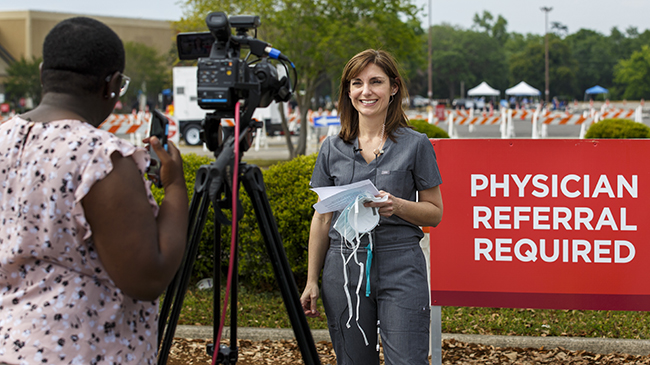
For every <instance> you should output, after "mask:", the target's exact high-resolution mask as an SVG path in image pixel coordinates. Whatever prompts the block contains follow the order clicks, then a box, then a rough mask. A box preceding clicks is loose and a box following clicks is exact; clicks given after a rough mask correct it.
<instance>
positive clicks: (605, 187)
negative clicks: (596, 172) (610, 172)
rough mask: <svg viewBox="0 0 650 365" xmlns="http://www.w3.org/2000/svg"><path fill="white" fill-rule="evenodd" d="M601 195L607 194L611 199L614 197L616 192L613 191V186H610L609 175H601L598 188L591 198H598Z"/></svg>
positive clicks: (597, 184)
mask: <svg viewBox="0 0 650 365" xmlns="http://www.w3.org/2000/svg"><path fill="white" fill-rule="evenodd" d="M600 193H607V195H608V196H609V197H610V198H613V197H614V190H612V186H611V185H610V184H609V180H608V179H607V175H600V178H599V179H598V182H597V183H596V187H595V188H594V194H593V195H592V196H591V197H592V198H597V197H598V195H599V194H600Z"/></svg>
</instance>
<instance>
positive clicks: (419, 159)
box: [301, 49, 442, 365]
mask: <svg viewBox="0 0 650 365" xmlns="http://www.w3.org/2000/svg"><path fill="white" fill-rule="evenodd" d="M339 90H340V94H339V115H340V118H341V132H340V133H339V135H338V136H331V137H329V138H327V139H326V140H325V141H324V142H323V145H322V147H321V149H320V152H319V155H318V159H317V161H316V166H315V168H314V173H313V175H312V179H311V186H312V187H314V188H316V187H324V186H338V185H346V184H350V183H354V182H358V181H361V180H366V179H369V180H370V181H372V182H373V184H375V186H376V187H377V189H378V190H379V191H380V194H379V196H381V197H387V198H386V200H385V201H382V202H371V203H366V204H365V206H367V207H374V208H376V209H378V212H379V214H380V220H379V225H378V226H377V227H376V228H375V229H374V230H373V231H372V232H371V233H370V237H369V235H365V236H363V237H362V239H361V242H359V247H360V248H359V250H358V251H357V252H356V255H358V262H361V263H367V265H365V268H362V266H363V265H357V264H356V263H355V261H351V262H348V263H347V264H346V263H345V262H344V261H345V258H346V257H350V255H351V254H353V252H352V251H353V250H352V249H350V247H349V245H348V244H346V242H345V241H343V240H342V237H341V234H340V233H339V232H338V231H337V230H335V229H334V227H333V226H334V224H333V223H334V222H336V220H337V218H338V216H339V214H340V212H331V213H325V214H319V213H318V212H315V213H314V217H313V219H312V223H311V230H310V237H309V268H308V277H307V285H306V287H305V290H304V292H303V294H302V297H301V302H302V306H303V309H304V311H305V315H307V316H310V317H316V316H319V315H320V313H318V311H317V309H316V301H317V300H318V297H319V294H320V293H319V292H320V290H319V285H318V281H319V276H320V272H321V269H322V271H323V304H324V307H325V313H326V314H327V321H328V326H329V331H330V336H331V338H332V343H333V345H334V350H335V352H336V356H337V362H338V364H363V365H372V364H379V352H378V351H377V350H378V346H377V344H378V334H379V335H380V337H381V342H382V344H383V347H384V355H385V362H386V364H404V365H407V364H408V365H415V364H429V362H428V350H429V294H428V291H429V288H428V286H427V272H426V264H425V258H424V255H423V253H422V250H421V249H420V246H419V242H420V239H421V238H422V237H423V233H422V230H421V229H420V226H433V227H435V226H437V225H438V223H440V221H441V219H442V196H441V194H440V187H439V185H440V183H441V182H442V180H441V178H440V173H439V171H438V166H437V164H436V156H435V152H434V150H433V146H432V145H431V142H430V141H429V139H428V138H427V136H426V135H424V134H421V133H418V132H415V131H414V130H413V129H411V128H410V126H409V123H408V119H407V117H406V115H405V113H404V110H403V109H402V103H401V100H402V99H403V98H404V97H406V96H407V90H406V88H405V86H404V82H403V79H402V77H401V76H400V75H399V72H398V68H397V64H396V62H395V60H394V59H393V57H392V56H391V55H390V54H389V53H387V52H385V51H377V50H372V49H369V50H366V51H363V52H361V53H359V54H357V55H356V56H354V57H353V58H352V59H350V61H348V63H347V65H346V66H345V68H344V70H343V75H342V77H341V85H340V88H339ZM370 242H372V243H373V244H372V251H370V250H368V249H367V247H368V246H369V243H370ZM369 255H371V258H370V260H368V256H369ZM368 267H369V268H370V269H369V270H368V272H367V273H366V272H365V270H366V269H367V268H368ZM360 270H364V271H363V272H361V273H360ZM359 280H361V281H362V282H361V283H359ZM368 283H369V285H368ZM359 284H361V285H360V286H359ZM346 287H347V288H351V289H350V291H348V289H346ZM358 287H361V288H367V289H366V290H363V291H362V292H363V293H362V294H361V295H358V296H355V295H349V293H350V292H351V291H354V288H358ZM351 308H354V312H355V315H354V318H352V315H351V313H352V311H351V310H352V309H351ZM355 322H356V323H355Z"/></svg>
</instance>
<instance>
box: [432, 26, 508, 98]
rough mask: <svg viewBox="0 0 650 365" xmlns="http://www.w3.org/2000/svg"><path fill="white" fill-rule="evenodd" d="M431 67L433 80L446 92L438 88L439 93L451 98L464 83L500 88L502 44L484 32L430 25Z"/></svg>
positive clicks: (501, 82)
mask: <svg viewBox="0 0 650 365" xmlns="http://www.w3.org/2000/svg"><path fill="white" fill-rule="evenodd" d="M433 39H434V43H433V57H432V64H433V65H432V66H433V71H434V75H435V78H436V81H437V82H438V83H439V85H444V86H445V87H446V91H443V90H442V89H440V88H439V89H437V90H436V92H438V93H442V94H438V95H448V97H449V98H450V99H453V98H455V97H456V96H457V95H459V93H458V92H457V91H458V89H457V86H458V85H460V83H461V82H464V83H465V85H467V86H468V87H470V86H474V85H475V84H478V83H479V82H480V81H486V82H488V83H490V84H491V85H493V86H495V87H497V88H501V87H504V85H505V82H504V81H503V76H504V75H505V74H507V72H508V69H507V65H506V63H505V55H504V50H503V47H501V45H500V44H499V40H498V39H497V38H494V37H491V36H490V35H489V34H488V33H487V32H476V31H471V30H469V31H468V30H462V29H459V28H456V27H452V26H450V25H442V26H434V27H433Z"/></svg>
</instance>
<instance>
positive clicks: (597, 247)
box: [594, 240, 612, 264]
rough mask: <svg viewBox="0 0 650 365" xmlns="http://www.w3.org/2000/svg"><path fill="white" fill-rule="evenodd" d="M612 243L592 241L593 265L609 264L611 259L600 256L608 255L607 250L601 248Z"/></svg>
mask: <svg viewBox="0 0 650 365" xmlns="http://www.w3.org/2000/svg"><path fill="white" fill-rule="evenodd" d="M611 244H612V241H609V240H595V241H594V262H595V263H605V264H608V263H611V262H612V258H611V257H602V256H601V255H609V248H602V246H609V245H611Z"/></svg>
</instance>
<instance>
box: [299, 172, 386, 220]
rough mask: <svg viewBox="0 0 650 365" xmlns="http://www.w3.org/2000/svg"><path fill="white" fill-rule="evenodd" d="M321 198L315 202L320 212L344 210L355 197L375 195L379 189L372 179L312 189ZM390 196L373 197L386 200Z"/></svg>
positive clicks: (315, 206)
mask: <svg viewBox="0 0 650 365" xmlns="http://www.w3.org/2000/svg"><path fill="white" fill-rule="evenodd" d="M311 190H312V191H314V192H315V193H316V194H318V197H319V198H320V202H318V203H316V204H314V209H316V211H317V212H318V213H320V214H325V213H329V212H333V211H335V210H343V209H345V207H347V206H348V204H350V203H352V202H353V201H354V199H355V198H356V197H357V196H359V195H361V194H364V193H369V194H370V195H372V196H373V197H374V196H375V195H379V190H377V188H376V187H375V184H373V183H372V181H370V180H363V181H359V182H356V183H353V184H349V185H341V186H326V187H323V188H313V189H311ZM386 199H388V196H385V197H383V198H377V199H372V200H373V201H385V200H386Z"/></svg>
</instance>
